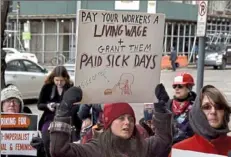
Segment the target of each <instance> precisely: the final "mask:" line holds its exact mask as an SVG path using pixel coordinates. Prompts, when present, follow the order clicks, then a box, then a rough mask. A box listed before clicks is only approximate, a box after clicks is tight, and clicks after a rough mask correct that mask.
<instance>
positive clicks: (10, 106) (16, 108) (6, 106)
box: [1, 85, 24, 113]
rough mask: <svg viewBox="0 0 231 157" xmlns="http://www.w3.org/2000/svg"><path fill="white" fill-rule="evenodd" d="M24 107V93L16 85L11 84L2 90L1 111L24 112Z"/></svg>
mask: <svg viewBox="0 0 231 157" xmlns="http://www.w3.org/2000/svg"><path fill="white" fill-rule="evenodd" d="M23 109H24V103H23V100H22V94H21V92H20V91H19V90H18V88H17V87H16V86H13V85H10V86H8V87H6V88H4V89H3V90H2V91H1V112H4V113H22V112H23Z"/></svg>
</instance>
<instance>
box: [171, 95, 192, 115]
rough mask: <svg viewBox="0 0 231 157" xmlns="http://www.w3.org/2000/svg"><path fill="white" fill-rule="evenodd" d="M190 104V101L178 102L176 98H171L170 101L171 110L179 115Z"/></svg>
mask: <svg viewBox="0 0 231 157" xmlns="http://www.w3.org/2000/svg"><path fill="white" fill-rule="evenodd" d="M189 106H190V101H183V102H179V101H177V100H175V99H174V100H173V102H172V111H173V113H174V114H175V115H180V114H181V113H184V112H185V111H186V110H187V109H188V108H189Z"/></svg>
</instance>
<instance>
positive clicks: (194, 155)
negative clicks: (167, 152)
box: [171, 149, 226, 157]
mask: <svg viewBox="0 0 231 157" xmlns="http://www.w3.org/2000/svg"><path fill="white" fill-rule="evenodd" d="M186 156H187V157H226V156H223V155H217V154H208V153H201V152H195V151H189V150H180V149H172V155H171V157H186Z"/></svg>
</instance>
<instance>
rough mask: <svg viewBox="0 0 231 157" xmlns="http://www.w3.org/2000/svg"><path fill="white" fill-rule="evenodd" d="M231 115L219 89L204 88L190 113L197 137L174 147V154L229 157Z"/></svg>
mask: <svg viewBox="0 0 231 157" xmlns="http://www.w3.org/2000/svg"><path fill="white" fill-rule="evenodd" d="M230 113H231V108H230V107H229V105H228V102H227V101H226V99H225V97H224V96H223V95H222V93H221V92H220V91H219V90H218V89H217V88H215V87H214V86H212V85H207V86H205V87H203V88H202V90H201V93H200V94H199V95H198V97H197V98H196V101H195V104H194V105H193V107H192V109H191V111H190V113H189V122H190V125H191V127H192V129H193V131H194V132H195V135H194V136H192V137H191V138H188V139H186V140H183V141H181V142H179V143H177V144H175V145H173V147H172V148H173V149H172V153H173V154H174V149H181V150H190V151H195V152H201V153H209V154H218V155H225V156H227V154H228V152H229V151H230V150H231V137H229V136H227V133H228V132H229V127H228V123H229V120H230V118H229V117H230ZM170 156H171V155H170Z"/></svg>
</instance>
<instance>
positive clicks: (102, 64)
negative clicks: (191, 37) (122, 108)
mask: <svg viewBox="0 0 231 157" xmlns="http://www.w3.org/2000/svg"><path fill="white" fill-rule="evenodd" d="M77 19H78V21H77V54H76V55H77V60H76V67H75V75H76V77H75V85H76V86H80V87H81V88H82V90H83V100H82V102H81V103H87V104H95V103H113V102H128V103H143V102H146V101H147V102H154V99H155V96H154V89H155V87H156V85H157V84H158V83H159V81H160V66H161V58H162V45H163V37H164V24H165V15H164V14H148V13H138V12H135V13H133V12H116V11H96V10H80V11H79V13H78V17H77ZM144 93H145V94H144Z"/></svg>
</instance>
